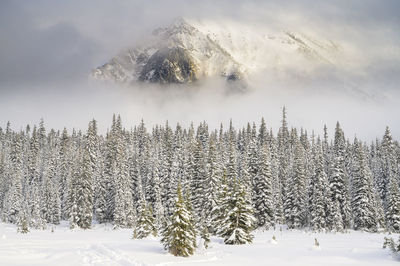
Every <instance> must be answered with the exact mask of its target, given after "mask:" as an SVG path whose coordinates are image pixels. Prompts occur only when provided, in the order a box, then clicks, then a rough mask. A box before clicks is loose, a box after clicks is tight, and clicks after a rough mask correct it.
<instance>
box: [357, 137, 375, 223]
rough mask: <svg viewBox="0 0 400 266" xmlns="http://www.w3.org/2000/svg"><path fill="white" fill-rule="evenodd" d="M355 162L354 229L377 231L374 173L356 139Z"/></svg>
mask: <svg viewBox="0 0 400 266" xmlns="http://www.w3.org/2000/svg"><path fill="white" fill-rule="evenodd" d="M354 146H355V155H356V158H355V163H354V169H353V173H352V175H353V177H352V189H353V193H352V194H353V200H352V206H353V215H354V229H356V230H366V231H375V230H376V226H377V221H376V213H375V210H374V200H375V197H374V195H373V183H372V173H371V170H370V169H369V166H368V162H367V161H366V156H365V151H364V149H363V147H362V144H361V143H358V140H355V143H354Z"/></svg>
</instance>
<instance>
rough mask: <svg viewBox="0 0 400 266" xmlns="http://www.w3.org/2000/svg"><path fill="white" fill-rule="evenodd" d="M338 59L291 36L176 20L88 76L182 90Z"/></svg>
mask: <svg viewBox="0 0 400 266" xmlns="http://www.w3.org/2000/svg"><path fill="white" fill-rule="evenodd" d="M339 53H340V47H339V46H338V45H337V44H335V43H333V42H330V41H321V40H318V41H317V40H315V39H312V38H310V37H306V36H304V35H301V34H296V33H293V32H287V31H280V32H275V33H274V34H265V33H263V32H258V31H257V30H254V29H252V30H251V31H248V32H246V31H245V30H244V31H243V30H235V29H234V30H232V29H227V28H224V27H222V26H218V25H215V24H213V25H207V24H206V25H204V24H198V25H196V24H195V23H189V22H187V21H186V20H184V19H178V20H177V21H175V22H174V23H173V24H172V25H170V26H169V27H166V28H159V29H156V30H155V31H154V32H153V35H152V36H151V38H150V40H149V41H148V42H147V43H145V44H144V45H140V46H139V45H138V46H135V47H132V48H129V49H126V50H124V51H122V52H121V53H119V54H118V55H117V56H115V57H114V58H112V59H111V60H109V61H108V62H107V63H105V64H104V65H102V66H100V67H98V68H96V69H94V70H93V71H92V75H93V76H94V77H95V78H97V79H101V80H112V81H115V82H118V83H132V82H136V81H140V82H150V83H161V84H169V83H182V84H186V83H193V82H195V81H196V80H199V79H202V78H206V77H213V76H214V77H215V76H220V77H222V78H224V79H226V80H227V81H228V82H237V81H240V80H244V79H245V78H246V76H247V75H249V74H251V73H254V72H257V71H260V70H262V69H264V70H265V69H266V70H268V71H277V72H281V73H283V72H285V70H287V69H290V70H293V69H298V70H299V72H301V73H304V72H305V71H306V70H307V69H312V68H313V67H316V66H319V65H329V66H334V65H336V64H337V63H338V62H337V61H338V60H336V59H337V58H339V57H340V56H339V55H338V54H339ZM278 74H279V73H278Z"/></svg>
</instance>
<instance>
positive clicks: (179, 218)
mask: <svg viewBox="0 0 400 266" xmlns="http://www.w3.org/2000/svg"><path fill="white" fill-rule="evenodd" d="M191 220H192V218H191V214H190V212H189V211H188V210H187V204H186V203H185V201H184V197H183V195H182V188H181V185H180V183H179V184H178V189H177V199H176V202H175V209H174V214H173V215H172V219H171V224H170V225H169V227H168V233H167V236H166V239H167V240H166V242H167V243H168V244H167V247H168V251H169V252H170V253H171V254H172V255H174V256H180V257H188V256H190V255H193V254H194V251H195V248H196V247H195V246H194V243H195V239H196V235H195V234H193V231H194V225H193V224H192V223H191Z"/></svg>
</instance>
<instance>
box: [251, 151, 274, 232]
mask: <svg viewBox="0 0 400 266" xmlns="http://www.w3.org/2000/svg"><path fill="white" fill-rule="evenodd" d="M261 149H262V150H261V152H260V157H259V166H258V171H257V175H256V176H255V178H254V185H255V196H254V199H255V200H254V205H255V210H256V218H257V222H258V226H260V227H264V228H266V229H268V228H269V227H270V226H272V225H273V224H274V209H273V206H272V200H273V195H272V171H271V161H270V160H271V157H270V154H269V149H268V147H267V145H266V143H265V144H263V146H262V148H261Z"/></svg>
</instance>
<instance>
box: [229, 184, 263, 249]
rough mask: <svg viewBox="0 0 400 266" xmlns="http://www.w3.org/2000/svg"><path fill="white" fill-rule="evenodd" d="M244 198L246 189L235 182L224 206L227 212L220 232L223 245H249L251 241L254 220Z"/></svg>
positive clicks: (250, 207)
mask: <svg viewBox="0 0 400 266" xmlns="http://www.w3.org/2000/svg"><path fill="white" fill-rule="evenodd" d="M246 198H247V197H246V189H245V188H244V187H243V186H242V185H241V183H240V182H239V181H235V183H234V185H233V189H232V190H231V191H230V195H229V197H228V199H227V201H228V202H227V204H226V205H225V206H226V207H227V208H228V210H227V216H226V218H225V220H224V221H223V225H222V230H221V231H222V236H223V237H224V242H225V244H228V245H238V244H239V245H240V244H247V243H251V242H252V240H253V235H252V234H251V231H252V230H253V227H254V224H255V222H256V219H255V218H254V216H253V213H254V211H253V208H252V206H251V205H250V204H249V202H248V201H246Z"/></svg>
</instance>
